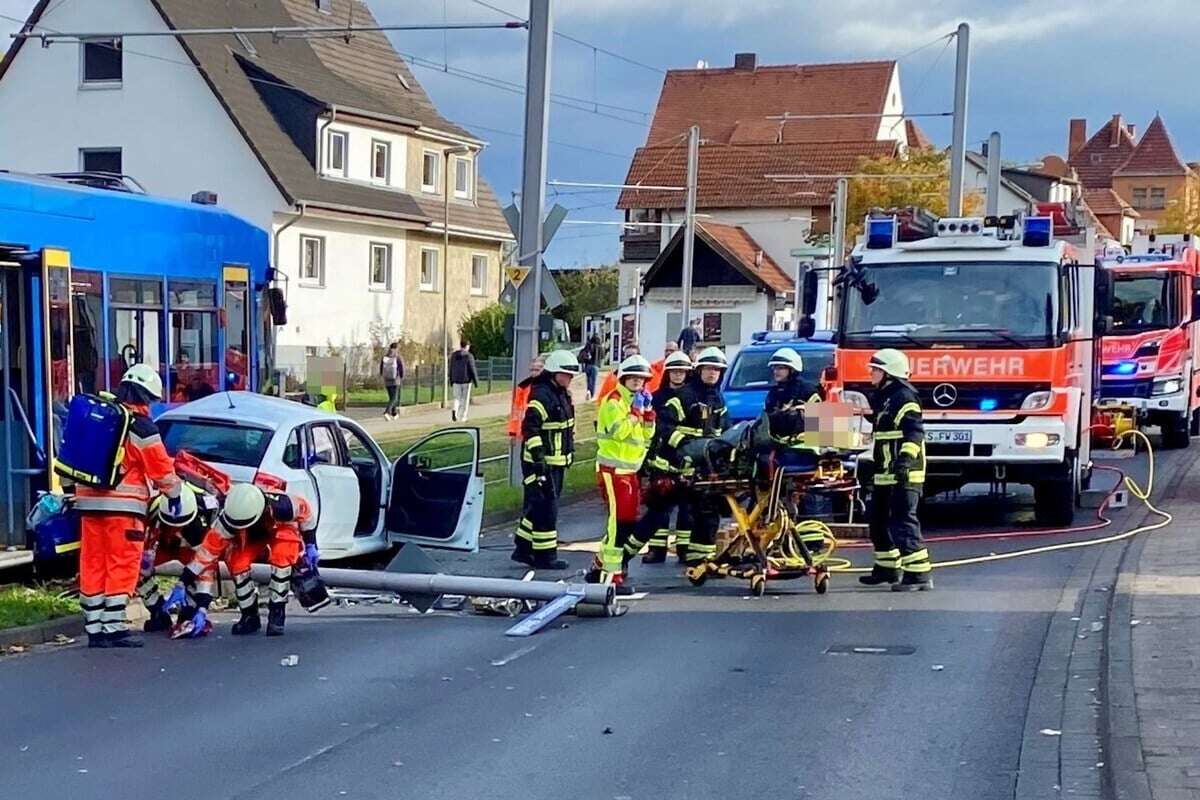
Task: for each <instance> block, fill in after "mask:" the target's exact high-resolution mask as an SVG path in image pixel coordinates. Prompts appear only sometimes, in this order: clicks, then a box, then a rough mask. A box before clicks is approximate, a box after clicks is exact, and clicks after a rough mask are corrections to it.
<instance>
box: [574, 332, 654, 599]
mask: <svg viewBox="0 0 1200 800" xmlns="http://www.w3.org/2000/svg"><path fill="white" fill-rule="evenodd" d="M652 374H653V373H652V370H651V367H650V362H649V361H647V360H646V359H645V358H643V357H642V356H640V355H633V356H629V357H628V358H626V359H625V360H624V361H622V362H621V363H620V365H619V366H618V367H617V387H616V388H615V389H613V390H612V391H610V392H609V393H608V395H606V396H605V397H604V398H603V400H602V401H601V403H600V410H599V412H598V413H597V415H596V483H597V485H598V486H599V488H600V495H601V497H603V498H604V503H605V505H606V506H607V508H608V524H607V526H606V527H605V531H604V539H603V540H602V541H601V542H600V552H599V553H597V554H596V560H595V562H594V563H593V565H592V569H591V571H589V572H588V574H587V581H588V582H589V583H607V582H612V583H613V584H614V585H616V587H617V591H618V592H620V593H622V594H629V593H632V587H630V586H628V585H627V582H626V580H625V565H626V563H627V562H628V560H629V559H630V558H632V557H633V556H634V555H636V554H637V552H638V551H639V550H641V548H642V543H641V542H637V541H636V536H635V533H636V530H637V524H638V508H639V505H640V500H641V485H640V482H639V480H638V472H639V471H640V470H641V468H642V463H643V461H645V459H646V451H647V450H648V449H649V448H650V441H651V440H652V439H653V438H654V417H655V413H654V399H653V397H652V396H651V394H650V392H648V391H647V390H646V381H648V380H649V379H650V376H651V375H652ZM630 548H632V549H630Z"/></svg>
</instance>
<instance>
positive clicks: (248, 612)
mask: <svg viewBox="0 0 1200 800" xmlns="http://www.w3.org/2000/svg"><path fill="white" fill-rule="evenodd" d="M261 628H262V620H260V619H259V618H258V609H257V608H244V609H242V618H241V619H239V620H238V621H237V622H235V623H233V628H232V629H231V630H230V631H229V632H230V633H232V634H233V635H234V636H246V635H247V634H251V633H258V631H259V629H261Z"/></svg>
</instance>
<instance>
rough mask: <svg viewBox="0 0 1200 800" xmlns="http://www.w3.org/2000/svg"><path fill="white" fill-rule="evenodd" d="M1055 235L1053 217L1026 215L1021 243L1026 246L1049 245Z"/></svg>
mask: <svg viewBox="0 0 1200 800" xmlns="http://www.w3.org/2000/svg"><path fill="white" fill-rule="evenodd" d="M1053 235H1054V220H1053V218H1051V217H1026V218H1025V222H1024V225H1023V226H1022V233H1021V244H1023V245H1025V246H1026V247H1049V246H1050V238H1051V237H1052V236H1053Z"/></svg>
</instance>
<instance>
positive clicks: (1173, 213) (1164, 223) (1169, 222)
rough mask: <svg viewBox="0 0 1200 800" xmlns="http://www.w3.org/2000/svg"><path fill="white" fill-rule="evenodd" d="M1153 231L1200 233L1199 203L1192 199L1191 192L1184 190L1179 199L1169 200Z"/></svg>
mask: <svg viewBox="0 0 1200 800" xmlns="http://www.w3.org/2000/svg"><path fill="white" fill-rule="evenodd" d="M1154 232H1155V233H1190V234H1192V235H1193V236H1195V235H1200V203H1198V202H1196V201H1195V200H1194V199H1192V194H1191V192H1184V193H1183V195H1182V196H1181V197H1180V198H1179V199H1177V200H1172V201H1171V203H1170V205H1168V206H1167V210H1166V211H1165V212H1163V215H1162V217H1160V218H1159V220H1158V225H1156V226H1155V228H1154Z"/></svg>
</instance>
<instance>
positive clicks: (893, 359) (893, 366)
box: [870, 347, 908, 380]
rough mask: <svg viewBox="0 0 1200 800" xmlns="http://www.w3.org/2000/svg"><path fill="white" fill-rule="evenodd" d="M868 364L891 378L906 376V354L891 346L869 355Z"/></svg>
mask: <svg viewBox="0 0 1200 800" xmlns="http://www.w3.org/2000/svg"><path fill="white" fill-rule="evenodd" d="M870 366H872V367H874V368H875V369H877V370H880V371H881V372H883V373H884V374H885V375H891V376H892V377H893V378H900V379H902V380H903V379H905V378H907V377H908V356H906V355H904V353H902V352H900V351H899V350H897V349H895V348H893V347H885V348H884V349H882V350H879V351H877V352H876V353H875V354H874V355H873V356H871V362H870Z"/></svg>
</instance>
